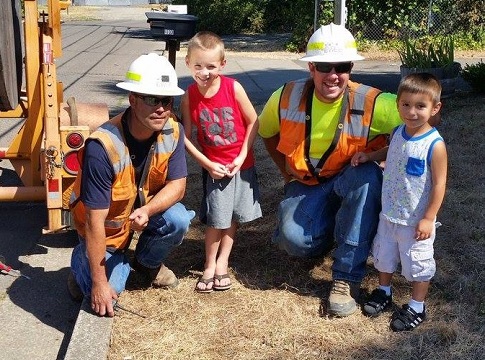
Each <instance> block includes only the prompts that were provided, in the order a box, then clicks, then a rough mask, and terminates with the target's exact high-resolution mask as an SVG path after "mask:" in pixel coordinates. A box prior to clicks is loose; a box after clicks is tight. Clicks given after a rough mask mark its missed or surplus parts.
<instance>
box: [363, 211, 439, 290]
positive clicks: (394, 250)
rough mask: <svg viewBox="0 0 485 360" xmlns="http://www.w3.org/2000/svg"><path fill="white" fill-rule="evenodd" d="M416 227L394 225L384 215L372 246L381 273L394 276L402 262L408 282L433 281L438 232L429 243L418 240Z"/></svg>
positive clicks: (376, 265)
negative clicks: (434, 245) (435, 245)
mask: <svg viewBox="0 0 485 360" xmlns="http://www.w3.org/2000/svg"><path fill="white" fill-rule="evenodd" d="M415 229H416V227H415V226H406V225H401V224H396V223H392V222H390V221H389V220H387V219H386V218H385V217H384V216H383V215H382V214H380V215H379V226H378V229H377V234H376V237H375V238H374V243H373V245H372V255H373V257H374V266H375V268H376V269H377V270H379V271H380V272H385V273H390V274H392V273H394V272H395V271H396V270H397V266H398V264H399V262H400V263H401V268H402V270H401V274H402V275H403V276H404V277H405V278H406V279H407V280H408V281H429V280H431V278H432V277H433V276H434V274H435V272H436V262H435V260H434V258H433V255H434V250H433V243H434V239H435V236H436V229H435V231H433V234H432V235H431V237H430V238H429V239H426V240H420V241H418V240H416V239H415V238H414V236H415V231H416V230H415Z"/></svg>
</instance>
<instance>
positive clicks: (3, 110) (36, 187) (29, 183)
mask: <svg viewBox="0 0 485 360" xmlns="http://www.w3.org/2000/svg"><path fill="white" fill-rule="evenodd" d="M0 1H1V4H2V13H3V14H2V15H1V16H2V19H1V25H0V41H1V42H0V61H1V63H0V65H1V66H0V70H1V73H0V80H1V82H0V121H1V120H2V118H16V119H18V120H19V121H21V122H23V123H22V125H21V128H20V130H19V132H18V134H17V135H16V137H15V138H14V140H13V141H12V142H11V144H10V145H9V147H8V148H0V159H8V160H9V161H10V162H11V164H12V166H13V168H14V169H15V171H16V173H17V175H18V176H19V178H20V180H21V181H22V183H23V186H19V187H3V186H2V187H0V201H45V202H46V205H47V214H48V223H47V225H46V226H45V228H44V233H50V232H56V231H61V230H64V229H67V228H69V227H70V217H69V207H68V203H69V197H70V192H71V191H70V190H71V187H72V184H73V182H74V179H75V176H76V174H77V171H78V169H79V162H78V160H77V152H78V151H79V150H80V149H81V148H82V147H83V146H84V141H85V139H86V138H87V137H88V136H89V134H90V131H92V130H94V129H95V128H96V127H97V126H99V125H100V124H101V123H103V122H105V121H107V120H108V117H109V116H108V108H107V106H106V105H105V104H82V103H76V101H75V99H74V98H70V99H68V100H67V101H66V103H64V102H63V101H64V99H63V85H62V83H61V82H59V81H58V80H57V76H56V64H55V59H57V58H59V57H60V56H62V47H61V21H60V9H61V7H60V2H59V0H48V12H47V13H45V12H41V13H39V9H38V5H37V1H36V0H24V2H23V4H24V9H23V14H24V15H23V18H22V15H21V9H20V0H0ZM9 10H11V11H9ZM22 33H23V36H22ZM23 67H24V68H25V69H24V70H22V68H23ZM16 75H17V76H16ZM22 77H24V78H25V89H22V88H21V84H22V81H21V80H22Z"/></svg>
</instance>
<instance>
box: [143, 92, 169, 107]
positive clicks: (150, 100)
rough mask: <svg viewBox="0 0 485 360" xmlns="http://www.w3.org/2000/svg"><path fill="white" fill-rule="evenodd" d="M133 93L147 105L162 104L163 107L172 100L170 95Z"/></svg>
mask: <svg viewBox="0 0 485 360" xmlns="http://www.w3.org/2000/svg"><path fill="white" fill-rule="evenodd" d="M134 95H135V96H136V97H137V98H140V99H142V100H143V102H144V103H145V105H148V106H158V105H160V104H162V106H163V107H167V106H169V105H170V104H171V103H172V100H173V97H172V96H164V97H158V96H153V95H140V94H134Z"/></svg>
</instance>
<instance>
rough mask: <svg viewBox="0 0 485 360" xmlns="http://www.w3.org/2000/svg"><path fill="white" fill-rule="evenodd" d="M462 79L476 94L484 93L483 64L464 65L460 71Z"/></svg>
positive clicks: (481, 61)
mask: <svg viewBox="0 0 485 360" xmlns="http://www.w3.org/2000/svg"><path fill="white" fill-rule="evenodd" d="M461 76H462V78H463V79H464V80H465V81H466V82H467V83H468V84H469V85H470V86H471V87H472V89H473V90H474V91H476V92H478V93H482V94H483V93H485V63H484V62H483V60H480V62H479V63H476V64H470V65H469V64H465V66H464V67H463V69H462V71H461Z"/></svg>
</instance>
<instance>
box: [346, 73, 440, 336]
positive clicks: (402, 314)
mask: <svg viewBox="0 0 485 360" xmlns="http://www.w3.org/2000/svg"><path fill="white" fill-rule="evenodd" d="M440 95H441V86H440V84H439V82H438V80H437V79H436V78H435V77H434V76H433V75H430V74H427V73H421V74H411V75H409V76H407V77H406V78H404V79H403V80H402V81H401V83H400V85H399V88H398V92H397V107H398V111H399V115H400V116H401V119H402V121H403V122H404V124H403V125H400V126H398V127H397V128H396V129H395V130H394V133H393V135H392V139H391V143H390V145H389V147H388V148H385V149H381V150H379V151H376V152H374V153H369V154H364V153H357V154H356V155H354V157H353V158H352V162H351V164H352V165H353V166H357V165H358V164H359V163H364V162H367V161H381V160H384V159H385V158H386V154H387V159H386V165H385V169H384V180H383V185H382V211H381V214H380V221H379V226H378V230H377V235H376V237H375V239H374V243H373V249H372V252H373V255H374V266H375V268H376V269H377V270H379V287H378V288H377V289H375V290H374V291H373V292H372V294H371V295H370V299H369V300H368V301H367V302H366V303H365V304H364V313H365V314H366V315H369V316H378V315H380V314H381V313H382V312H383V311H384V310H385V309H387V308H388V307H390V306H391V303H392V292H391V279H392V274H393V272H395V271H396V269H397V265H398V263H399V262H401V266H402V275H403V276H404V277H405V278H406V279H407V280H409V281H410V282H412V296H411V300H410V301H409V303H408V304H405V305H403V307H402V309H399V310H397V311H395V312H394V314H393V315H392V318H391V322H390V327H391V329H392V330H394V331H405V330H413V329H415V328H416V327H417V326H418V325H420V324H421V323H422V322H423V321H424V319H425V317H426V309H425V305H424V300H425V297H426V295H427V293H428V287H429V281H430V279H431V278H432V277H433V276H434V274H435V270H436V264H435V261H434V259H433V242H434V239H435V230H436V229H435V222H436V214H437V213H438V210H439V209H440V207H441V204H442V202H443V198H444V195H445V187H446V173H447V161H448V160H447V154H446V147H445V143H444V141H443V139H442V138H441V136H440V134H439V133H438V131H437V130H436V129H435V128H433V127H432V126H430V125H429V123H428V120H429V119H430V117H431V116H433V115H435V114H436V113H437V112H438V111H439V110H440V108H441V102H440Z"/></svg>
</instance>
